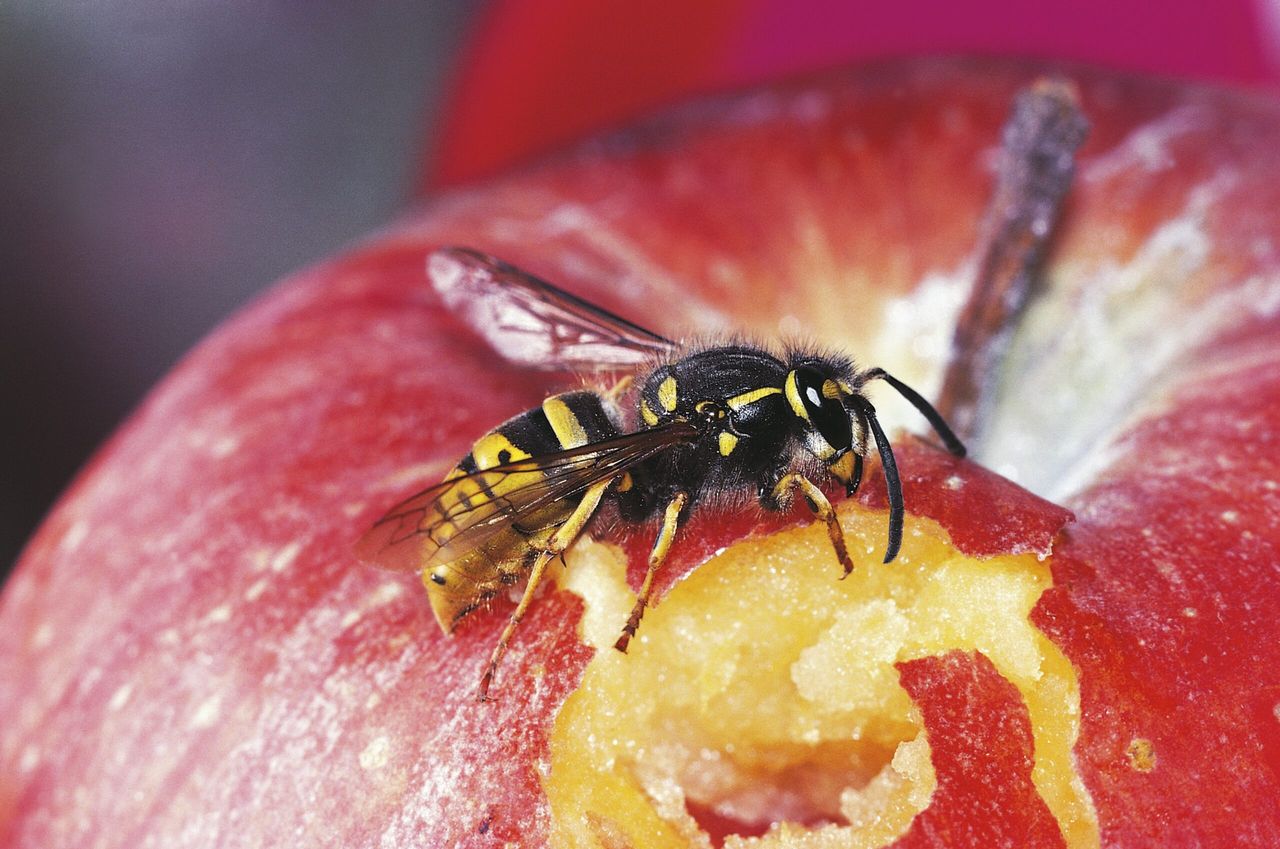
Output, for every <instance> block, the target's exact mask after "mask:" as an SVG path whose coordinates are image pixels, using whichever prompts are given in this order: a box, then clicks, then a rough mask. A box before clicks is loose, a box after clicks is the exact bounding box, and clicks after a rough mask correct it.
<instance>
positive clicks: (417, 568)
mask: <svg viewBox="0 0 1280 849" xmlns="http://www.w3.org/2000/svg"><path fill="white" fill-rule="evenodd" d="M427 271H428V276H429V277H430V279H431V282H432V284H433V285H434V287H435V289H436V290H437V292H438V293H439V294H440V295H441V297H442V299H443V300H444V302H445V304H446V306H447V307H448V308H450V309H451V311H453V312H454V313H455V314H457V315H459V316H460V317H461V318H462V319H463V320H464V321H465V322H466V323H467V324H469V325H470V326H471V328H472V329H474V330H475V331H476V332H478V333H479V334H480V335H481V336H482V337H484V339H485V340H486V341H487V342H488V343H489V344H490V345H491V346H492V347H493V348H494V349H496V350H497V351H498V353H500V354H502V355H503V356H504V357H505V358H506V359H508V360H511V361H514V362H516V363H519V364H522V365H528V366H536V367H540V368H563V369H571V370H577V371H580V372H595V373H600V374H604V373H612V374H615V375H616V374H619V373H621V372H630V374H628V375H627V376H625V377H623V378H622V379H621V381H620V382H619V383H618V384H617V385H615V386H614V387H613V388H612V389H610V390H608V391H592V390H578V391H573V392H565V393H562V394H558V395H553V396H551V397H550V398H547V399H546V400H545V401H543V402H542V404H541V406H539V407H535V408H534V409H532V410H527V411H525V412H523V413H520V414H519V415H517V416H515V417H514V418H511V419H509V420H507V421H506V422H504V423H502V424H500V425H498V426H497V427H496V428H494V429H493V430H492V431H490V432H489V433H487V434H485V435H484V436H482V437H480V439H479V440H478V441H477V442H476V443H475V445H474V446H473V447H472V449H471V452H470V453H469V454H467V455H466V456H465V457H463V458H462V460H460V461H459V462H458V464H457V465H456V466H455V467H454V468H453V470H452V471H450V472H449V473H448V474H447V475H446V476H445V478H444V480H443V481H441V482H440V483H439V484H437V485H435V486H432V487H430V488H428V489H426V490H424V491H422V492H420V493H418V494H417V495H414V496H412V497H411V498H409V499H407V500H405V501H404V502H402V503H400V504H398V505H396V506H395V507H393V508H392V509H391V510H390V511H389V512H388V513H387V515H386V516H384V517H383V518H382V519H380V520H379V521H378V522H377V523H376V524H375V525H374V526H373V528H372V529H370V530H369V531H368V533H366V534H365V535H364V537H363V538H362V539H361V541H360V542H359V543H358V546H357V554H359V555H360V556H361V558H362V559H364V560H369V561H372V562H374V563H376V564H378V565H381V566H384V567H386V568H391V569H396V570H402V571H410V572H421V575H422V581H423V584H424V585H425V587H426V590H427V596H428V598H429V600H430V602H431V608H432V611H433V612H434V613H435V616H436V619H437V621H438V622H439V623H440V627H441V628H442V629H443V630H444V632H445V633H451V632H452V631H453V630H454V628H455V627H456V626H457V624H458V623H459V621H461V620H462V619H463V617H465V616H466V615H467V614H468V613H470V612H472V611H473V610H476V609H477V608H479V607H481V606H483V605H484V604H486V603H487V602H488V601H489V600H490V599H492V598H493V597H494V596H496V595H498V594H499V593H501V592H503V591H504V590H506V589H507V588H508V587H509V586H511V585H513V584H517V583H518V582H519V581H520V579H521V578H526V583H525V588H524V592H523V594H522V596H521V597H520V601H519V603H518V604H517V605H516V608H515V610H514V611H513V612H512V614H511V616H510V619H509V620H508V621H507V624H506V627H505V629H504V630H503V631H502V634H501V636H500V637H499V638H498V642H497V644H496V645H495V647H494V649H493V653H492V655H491V656H490V658H489V662H488V664H487V665H486V666H485V669H484V672H483V675H482V676H481V679H480V686H479V692H478V695H479V698H480V700H481V701H484V700H486V699H487V698H488V691H489V687H490V684H491V683H492V681H493V678H494V675H495V673H496V671H497V669H498V665H499V663H500V662H501V660H502V657H503V654H504V653H505V652H506V649H507V645H508V643H509V642H510V640H511V636H512V634H513V633H514V632H515V629H516V627H517V626H518V625H519V623H520V620H521V619H522V618H523V617H524V615H525V612H526V611H527V610H528V608H529V605H530V602H531V601H532V600H533V598H534V593H535V591H536V589H537V587H538V584H539V582H540V581H541V579H542V577H543V575H544V573H545V572H546V569H547V566H548V565H549V564H550V563H551V562H552V561H553V560H555V559H556V558H557V557H559V556H560V555H561V554H563V552H564V551H565V549H566V548H568V547H569V545H570V544H572V543H573V541H574V540H575V539H576V538H577V537H578V536H579V534H581V533H582V531H583V529H584V528H586V526H587V524H588V522H590V520H591V519H592V517H593V516H595V515H596V513H597V512H598V511H599V510H600V508H601V506H602V505H604V504H606V503H612V504H614V505H616V508H617V513H618V516H619V517H620V519H621V520H622V521H623V522H626V523H637V524H638V523H645V522H649V521H651V520H654V519H656V520H657V525H658V531H657V537H656V540H655V541H654V544H653V548H652V551H651V552H650V554H649V560H648V570H647V572H646V573H645V577H644V581H643V584H642V585H641V588H640V592H639V593H638V595H637V597H636V601H635V606H634V607H633V609H632V610H631V614H630V616H629V617H628V619H627V622H626V625H625V626H624V627H623V630H622V634H621V635H620V636H619V638H618V641H617V643H616V645H615V647H616V648H617V649H618V650H619V651H623V652H625V651H626V650H627V645H628V643H629V642H630V640H631V638H632V637H633V636H634V635H635V633H636V629H637V627H638V626H639V624H640V620H641V617H643V615H644V612H645V609H646V607H647V606H648V604H649V597H650V593H651V591H652V588H653V580H654V575H655V574H657V572H658V570H659V568H660V567H661V566H662V563H663V561H664V560H665V559H666V556H667V553H668V552H669V551H670V549H671V546H672V544H673V542H674V540H675V538H676V535H677V533H678V531H679V528H680V526H681V524H682V523H683V522H684V521H685V519H686V518H687V517H688V516H689V515H690V514H691V512H692V511H694V510H696V509H698V507H699V506H700V505H704V504H715V503H719V504H721V505H724V504H731V503H734V502H735V501H736V502H737V503H742V502H745V501H750V500H755V501H758V503H759V504H760V505H761V506H762V507H764V508H765V509H767V510H783V509H786V508H788V507H789V506H790V504H791V502H792V500H793V498H794V495H795V493H796V492H799V493H800V494H801V495H802V496H803V497H804V500H805V502H806V503H807V504H808V506H809V508H810V509H811V510H812V511H813V513H814V515H815V516H816V517H817V518H818V519H820V520H821V521H822V522H823V523H825V525H826V530H827V534H828V536H829V537H830V540H831V544H832V546H833V548H834V549H835V554H836V557H837V559H838V560H839V563H840V566H841V568H842V569H843V573H844V575H848V574H849V573H850V572H851V571H852V570H853V561H852V560H851V559H850V556H849V553H848V549H847V547H846V545H845V540H844V535H843V532H842V531H841V528H840V523H839V520H838V518H837V516H836V513H835V510H834V509H833V508H832V506H831V502H830V501H828V499H827V497H826V495H824V494H823V491H822V489H820V488H819V486H818V484H817V483H815V480H823V479H827V480H830V479H834V480H835V481H837V482H839V483H840V484H843V485H844V488H845V491H846V492H847V493H848V494H849V495H853V493H855V492H856V491H857V489H858V485H859V483H860V482H861V480H862V466H863V460H864V458H866V457H867V456H868V452H869V447H870V442H872V441H874V443H875V447H876V450H877V451H878V452H879V456H880V465H881V469H882V471H883V474H884V477H885V482H886V485H887V490H888V501H889V530H888V544H887V546H886V550H885V555H884V562H885V563H890V562H892V561H893V559H894V558H895V557H896V556H897V554H898V549H899V547H900V546H901V543H902V523H903V507H902V485H901V482H900V481H899V478H898V469H897V464H896V463H895V461H894V456H893V448H892V446H891V445H890V444H889V440H888V439H887V438H886V436H885V433H884V430H883V429H882V428H881V426H880V423H879V421H878V419H877V418H876V411H875V408H874V407H873V406H872V405H871V402H870V401H869V400H868V399H867V396H866V394H865V392H864V389H865V387H866V386H867V384H869V383H871V382H873V381H877V380H882V381H884V382H885V383H887V384H889V386H891V387H893V388H894V389H895V390H897V391H898V392H899V393H901V394H902V396H903V397H905V398H906V399H907V400H908V401H909V402H910V403H911V404H912V405H913V406H914V407H915V408H916V409H917V410H919V411H920V413H921V414H923V415H924V417H925V418H926V419H927V420H928V421H929V423H930V424H931V425H932V426H933V428H934V430H935V431H936V432H937V434H938V435H939V437H941V439H942V441H943V443H944V444H945V445H946V447H947V449H948V450H950V451H951V453H952V454H955V455H956V456H961V457H962V456H964V453H965V449H964V446H963V445H962V444H961V442H960V440H959V439H958V438H957V437H956V436H955V434H954V433H953V432H952V431H951V428H950V427H949V426H948V425H947V423H946V421H944V420H943V418H942V416H941V415H939V413H938V412H937V411H936V410H935V409H934V408H933V407H932V406H931V405H930V404H929V402H928V401H926V400H925V399H924V398H923V397H922V396H921V395H920V394H919V393H917V392H916V391H915V390H913V389H912V388H911V387H909V386H907V385H906V384H905V383H903V382H902V381H900V380H898V379H897V378H895V377H893V376H892V375H891V374H889V373H888V372H886V371H885V370H884V369H880V368H870V369H865V370H859V369H857V368H856V367H855V366H854V364H853V362H852V360H850V359H848V358H846V357H843V356H833V355H830V354H822V353H817V352H815V351H811V350H803V349H795V350H791V351H788V352H786V353H785V354H782V355H779V354H775V353H772V352H770V351H768V350H766V349H764V348H762V347H757V346H754V345H747V344H721V345H702V346H688V345H683V344H679V343H677V342H673V341H671V340H670V339H667V338H665V337H662V336H659V335H658V334H656V333H653V332H652V331H649V330H646V329H644V328H642V327H640V326H638V325H636V324H633V323H632V322H630V321H627V320H626V319H624V318H621V317H619V316H616V315H614V314H612V313H610V312H608V311H606V310H604V309H601V308H600V307H597V306H595V305H593V304H590V303H588V302H586V301H584V300H582V299H581V298H578V297H575V296H574V295H572V294H570V293H568V292H565V291H563V290H561V289H558V288H556V287H555V286H553V285H551V284H550V283H548V282H546V281H544V280H540V279H538V278H537V277H535V276H533V275H532V274H528V273H526V272H524V271H521V270H520V269H518V268H515V267H513V266H511V265H509V264H507V263H505V262H503V261H502V260H499V259H497V258H495V257H492V256H489V255H487V254H483V253H480V252H478V251H475V250H471V249H468V248H458V247H449V248H443V249H440V250H437V251H435V252H434V253H432V254H431V255H430V257H429V259H428V261H427ZM633 383H634V384H635V386H638V391H637V390H636V389H635V388H634V387H632V388H631V389H630V394H632V395H634V397H635V408H634V410H633V411H630V412H629V413H628V412H624V410H623V409H622V408H621V406H620V405H619V402H618V399H619V398H620V397H622V396H623V395H624V393H625V392H626V391H627V389H626V388H627V387H629V386H631V385H632V384H633Z"/></svg>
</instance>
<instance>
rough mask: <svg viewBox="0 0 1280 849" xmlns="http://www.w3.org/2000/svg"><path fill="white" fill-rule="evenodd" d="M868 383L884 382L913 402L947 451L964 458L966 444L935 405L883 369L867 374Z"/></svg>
mask: <svg viewBox="0 0 1280 849" xmlns="http://www.w3.org/2000/svg"><path fill="white" fill-rule="evenodd" d="M865 377H866V379H867V380H868V381H872V380H883V381H884V382H885V383H887V384H889V385H890V386H892V387H893V388H894V389H896V390H898V394H899V395H901V396H902V397H903V398H906V399H907V400H908V401H910V402H911V406H913V407H915V408H916V409H917V410H919V411H920V415H922V416H924V417H925V418H926V419H928V420H929V424H931V425H933V429H934V431H935V432H936V433H937V434H938V436H940V437H942V442H943V444H944V445H946V446H947V450H948V451H950V452H951V453H952V454H954V455H956V456H957V457H963V456H964V455H965V453H966V451H965V447H964V443H963V442H961V441H960V438H959V437H958V436H956V434H955V431H953V430H952V429H951V426H950V425H948V424H947V422H946V419H944V418H942V414H941V413H939V412H938V411H937V410H935V409H934V408H933V405H932V404H930V403H929V402H928V401H926V400H925V397H924V396H923V395H921V394H920V393H919V392H917V391H915V390H914V389H912V388H911V387H910V386H907V384H905V383H903V382H902V381H901V380H898V378H896V377H894V376H893V375H891V374H889V372H887V371H885V370H884V369H882V368H873V369H870V370H868V371H867V372H866V375H865ZM873 420H874V419H873Z"/></svg>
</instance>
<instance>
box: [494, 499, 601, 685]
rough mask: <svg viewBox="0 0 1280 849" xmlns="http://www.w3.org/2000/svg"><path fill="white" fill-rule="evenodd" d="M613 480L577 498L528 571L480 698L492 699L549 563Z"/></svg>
mask: <svg viewBox="0 0 1280 849" xmlns="http://www.w3.org/2000/svg"><path fill="white" fill-rule="evenodd" d="M612 483H613V480H612V479H609V480H604V481H601V482H599V483H597V484H595V485H594V486H592V487H591V488H590V489H588V490H587V491H586V492H585V493H584V494H583V496H582V500H581V501H579V502H578V506H577V507H575V508H574V509H573V512H572V513H570V514H569V518H567V519H565V521H564V524H562V525H561V526H560V527H559V528H558V529H557V530H556V532H555V533H554V534H552V535H551V538H550V539H549V540H547V543H546V545H544V546H543V547H542V548H541V549H540V550H539V551H538V552H537V554H536V555H535V557H534V561H533V567H532V568H531V569H530V571H529V580H528V582H527V583H526V584H525V588H524V595H522V596H521V597H520V603H519V604H518V605H516V609H515V611H514V612H512V614H511V618H510V619H509V620H507V627H505V628H503V629H502V635H501V636H499V637H498V644H497V645H496V646H494V647H493V654H492V655H490V656H489V664H488V665H487V666H486V667H485V670H484V675H482V676H481V677H480V689H479V692H478V694H477V696H478V698H479V700H480V701H482V702H484V701H488V700H489V685H490V684H491V683H493V676H494V674H495V673H496V672H497V671H498V664H499V663H501V662H502V656H503V655H504V654H506V652H507V644H508V643H510V642H511V635H512V634H514V633H515V630H516V626H518V625H519V624H520V620H521V619H523V618H524V614H525V611H527V610H528V609H529V604H530V603H531V602H532V601H533V596H534V592H535V591H536V590H537V589H538V584H539V582H541V581H542V576H543V574H544V573H545V572H546V571H547V564H549V563H550V562H551V561H552V560H555V559H556V558H557V557H559V556H560V555H562V554H563V553H564V550H565V549H566V548H568V547H569V546H570V545H572V544H573V541H574V540H575V539H577V538H578V534H580V533H582V529H583V528H585V527H586V526H587V522H589V521H591V517H592V516H593V515H594V514H595V512H596V508H597V507H599V506H600V499H601V498H602V497H603V496H604V493H605V490H607V489H608V488H609V485H610V484H612Z"/></svg>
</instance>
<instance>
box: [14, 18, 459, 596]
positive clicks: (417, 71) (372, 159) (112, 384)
mask: <svg viewBox="0 0 1280 849" xmlns="http://www.w3.org/2000/svg"><path fill="white" fill-rule="evenodd" d="M475 5H476V4H474V3H471V2H458V0H428V2H422V1H421V0H391V1H390V2H380V3H376V4H369V3H361V2H356V0H346V1H345V2H323V3H287V2H261V1H260V0H253V2H250V0H232V2H223V3H181V4H179V3H167V2H161V0H103V1H102V2H71V0H6V2H3V3H0V128H2V130H0V131H2V133H3V139H4V144H3V146H0V194H2V195H3V198H4V202H3V207H4V210H5V216H4V218H5V223H4V226H3V228H2V229H0V281H3V306H2V308H0V411H2V415H0V457H2V458H3V459H2V460H0V576H3V575H4V574H5V573H7V571H8V569H9V567H10V566H11V564H12V562H13V561H14V559H15V558H16V557H17V554H18V552H19V549H20V547H21V545H22V543H23V542H24V540H25V539H26V538H27V537H28V536H29V535H30V533H31V532H32V530H33V529H34V528H35V526H36V524H37V523H38V522H39V520H40V518H41V516H43V515H44V513H45V512H46V511H47V510H48V508H49V506H50V505H51V504H52V502H53V500H54V499H55V498H56V496H57V495H58V493H59V492H60V491H61V490H62V489H63V488H64V487H65V485H66V483H67V481H68V480H69V479H70V478H71V476H72V475H73V474H74V473H75V471H76V469H77V468H79V467H80V466H81V465H82V464H83V463H84V462H85V460H86V458H87V457H88V456H89V455H90V453H91V452H92V451H93V449H94V448H95V447H96V446H97V445H98V444H99V443H100V442H101V441H102V440H103V439H104V438H105V437H106V436H107V435H108V434H109V433H110V432H111V430H112V429H113V428H114V427H115V425H117V424H118V423H119V422H120V420H121V419H122V418H123V417H124V416H125V415H126V414H127V413H128V412H129V410H130V409H131V408H133V407H134V406H135V405H136V404H137V403H138V401H139V400H140V398H141V397H142V396H143V394H144V393H145V392H146V390H147V389H148V388H149V387H150V386H152V385H153V384H154V383H155V382H156V381H157V380H158V379H159V378H160V376H161V375H162V374H163V373H164V372H165V371H166V370H167V369H168V367H169V366H170V365H171V364H172V363H173V362H174V361H175V360H177V359H178V358H179V357H180V356H181V355H182V353H183V352H184V351H186V350H187V349H188V348H190V347H191V346H192V345H193V344H194V343H195V342H196V341H197V340H198V339H200V337H202V336H203V335H204V334H205V333H206V332H207V331H208V330H209V329H210V328H211V327H212V326H213V325H214V324H216V323H217V322H218V321H219V320H220V319H222V318H223V317H225V316H226V315H227V314H228V313H230V312H232V311H233V310H234V309H235V308H236V307H237V306H238V305H240V304H242V303H244V302H245V301H246V300H247V299H248V298H249V297H250V296H251V295H252V294H253V293H255V292H256V291H258V290H259V289H261V288H262V287H263V286H265V285H267V284H269V283H271V282H272V281H273V280H275V279H276V278H278V277H279V276H281V275H282V274H285V273H287V272H289V271H290V270H292V269H295V268H297V267H299V266H300V265H303V264H306V263H308V262H310V261H313V260H315V259H318V258H320V257H322V256H324V255H326V254H329V253H332V252H333V251H335V250H336V249H337V248H339V247H340V246H341V245H342V244H343V243H345V242H347V241H349V240H351V239H353V238H356V237H357V236H359V235H360V234H362V233H364V232H367V231H368V230H370V229H371V228H373V227H376V226H378V225H380V224H382V223H385V222H386V221H388V220H389V219H390V218H392V217H393V216H394V215H395V213H396V211H397V210H398V209H399V208H401V207H402V206H403V204H404V203H405V201H406V200H408V199H409V198H410V197H411V196H412V193H413V190H414V188H415V185H416V182H417V179H416V178H417V177H418V174H419V172H420V170H421V165H422V153H423V151H424V150H427V149H429V147H430V145H429V143H428V142H427V140H428V139H429V138H430V137H431V132H432V128H433V126H434V121H435V119H436V112H437V109H436V105H437V104H438V103H439V102H440V98H441V96H442V93H443V88H444V81H445V80H446V79H447V76H448V72H449V69H450V67H451V61H452V58H453V54H454V51H455V50H456V48H457V45H458V44H459V43H460V41H461V40H462V38H463V34H464V31H465V30H466V27H467V26H468V24H469V22H470V19H471V17H472V15H473V9H474V6H475Z"/></svg>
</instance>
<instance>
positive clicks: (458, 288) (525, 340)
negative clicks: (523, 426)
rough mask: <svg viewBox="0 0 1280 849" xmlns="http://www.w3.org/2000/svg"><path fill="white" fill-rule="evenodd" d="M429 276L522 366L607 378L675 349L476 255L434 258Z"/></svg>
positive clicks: (464, 252)
mask: <svg viewBox="0 0 1280 849" xmlns="http://www.w3.org/2000/svg"><path fill="white" fill-rule="evenodd" d="M427 274H428V276H429V277H430V278H431V283H432V285H434V286H435V288H436V291H437V292H439V293H440V296H441V297H442V298H443V299H444V302H445V304H446V305H447V306H448V307H449V309H450V310H452V311H453V312H454V313H456V314H457V315H458V316H459V317H461V318H462V319H464V320H465V321H466V322H467V323H468V324H470V325H471V327H472V329H474V330H475V331H476V332H477V333H479V334H480V335H481V336H483V337H484V338H485V340H486V341H487V342H488V343H489V344H490V345H491V346H493V348H494V350H496V351H497V352H498V353H500V354H501V355H502V356H503V357H505V358H506V359H508V360H511V361H513V362H516V363H520V364H521V365H526V366H532V367H534V368H544V369H563V368H572V369H577V370H591V371H608V370H614V369H620V368H629V367H634V366H637V365H640V364H642V363H645V362H648V361H651V360H653V359H654V358H655V357H665V356H667V355H669V354H670V353H671V352H672V351H673V350H674V349H675V343H674V342H672V341H671V340H669V339H664V338H663V337H661V336H659V335H658V334H656V333H653V332H651V331H648V330H645V329H644V328H643V327H640V326H639V325H636V324H632V323H631V322H629V321H627V320H626V319H625V318H620V317H619V316H616V315H614V314H613V313H611V312H608V311H607V310H603V309H601V308H600V307H597V306H594V305H593V304H589V303H587V302H586V301H584V300H582V299H581V298H577V297H575V296H573V295H570V294H569V293H568V292H565V291H563V290H561V289H557V288H556V287H555V286H552V285H551V284H550V283H547V282H546V281H544V280H540V279H538V278H537V277H534V276H533V275H532V274H529V273H527V272H524V271H521V270H520V269H518V268H516V267H515V266H512V265H509V264H507V263H505V262H503V261H502V260H500V259H498V258H496V257H492V256H489V255H488V254H483V253H480V252H479V251H475V250H472V249H470V248H456V247H451V248H441V249H440V250H437V251H435V252H434V253H432V254H431V256H430V257H429V258H428V260H427Z"/></svg>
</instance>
